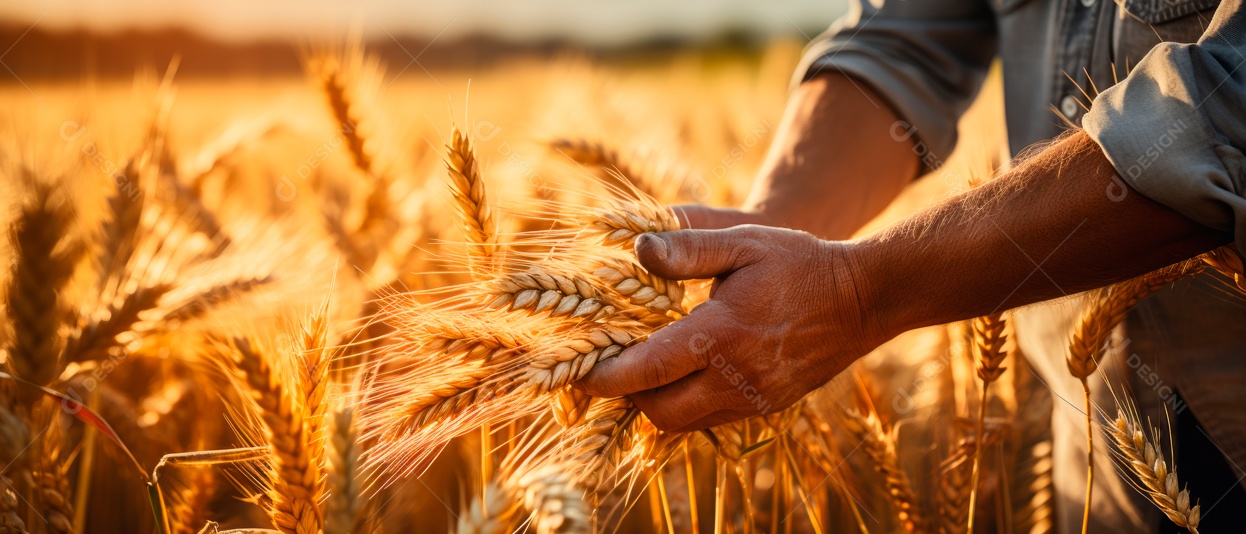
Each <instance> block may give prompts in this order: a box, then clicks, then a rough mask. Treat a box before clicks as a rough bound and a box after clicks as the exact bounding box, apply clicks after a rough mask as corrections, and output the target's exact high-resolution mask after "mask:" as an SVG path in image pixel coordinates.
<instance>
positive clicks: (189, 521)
mask: <svg viewBox="0 0 1246 534" xmlns="http://www.w3.org/2000/svg"><path fill="white" fill-rule="evenodd" d="M215 490H216V475H215V472H214V471H213V470H212V469H195V470H194V474H193V475H192V476H191V479H190V481H189V483H188V484H186V485H183V486H181V487H179V488H178V489H177V490H176V491H175V492H174V493H173V495H171V496H169V498H168V500H167V501H168V505H167V514H168V517H169V527H170V528H171V529H172V533H173V534H194V533H196V532H199V530H200V529H202V528H203V525H204V524H205V523H207V522H208V517H209V516H208V515H207V514H208V506H209V505H211V504H212V498H213V497H214V496H215Z"/></svg>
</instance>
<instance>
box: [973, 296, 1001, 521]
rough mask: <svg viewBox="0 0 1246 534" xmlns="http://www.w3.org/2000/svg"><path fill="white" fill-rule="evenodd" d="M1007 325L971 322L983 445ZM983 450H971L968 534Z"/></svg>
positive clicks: (992, 320)
mask: <svg viewBox="0 0 1246 534" xmlns="http://www.w3.org/2000/svg"><path fill="white" fill-rule="evenodd" d="M1005 326H1007V322H1005V321H1004V317H1003V314H1001V313H996V314H993V315H987V316H983V317H979V318H977V319H974V321H973V325H972V328H973V341H974V344H973V347H974V353H975V354H976V355H977V357H978V358H977V359H978V378H979V379H981V380H982V398H981V400H980V401H979V402H978V424H977V427H976V428H977V432H976V433H975V434H974V435H975V436H977V441H976V443H982V442H983V426H985V423H986V404H987V400H988V398H989V392H990V387H991V382H994V381H996V380H999V377H1000V375H1002V374H1003V373H1004V371H1005V370H1006V368H1005V367H1002V365H1003V363H1004V358H1005V357H1006V356H1008V353H1007V352H1004V342H1005V341H1006V340H1007V338H1006V336H1004V327H1005ZM982 449H983V447H980V446H979V447H974V451H973V475H972V481H971V482H970V484H969V517H968V519H967V520H966V521H967V525H968V528H967V531H968V532H969V533H970V534H973V523H974V515H976V511H977V504H978V481H979V480H981V477H982Z"/></svg>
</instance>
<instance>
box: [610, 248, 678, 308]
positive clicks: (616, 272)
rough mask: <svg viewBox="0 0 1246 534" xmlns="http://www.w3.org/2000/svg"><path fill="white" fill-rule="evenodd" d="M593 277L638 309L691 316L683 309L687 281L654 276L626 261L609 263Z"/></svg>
mask: <svg viewBox="0 0 1246 534" xmlns="http://www.w3.org/2000/svg"><path fill="white" fill-rule="evenodd" d="M593 275H594V276H596V277H598V278H600V279H601V280H602V281H604V282H605V283H606V284H608V285H609V286H610V287H611V288H612V289H614V291H615V292H616V293H618V294H619V295H620V296H622V297H624V298H626V299H627V300H628V301H630V302H631V303H632V304H634V305H636V306H640V307H643V308H646V309H648V310H651V311H653V312H657V313H665V312H673V313H675V314H678V315H687V312H686V311H684V307H683V300H684V284H683V282H677V281H670V280H666V279H664V278H662V277H660V276H654V275H653V274H650V273H649V271H646V270H645V269H644V268H643V267H641V266H639V265H636V264H635V263H633V262H631V261H626V260H617V261H607V262H605V263H604V264H603V265H602V266H601V267H600V268H598V269H597V270H596V271H595V272H593Z"/></svg>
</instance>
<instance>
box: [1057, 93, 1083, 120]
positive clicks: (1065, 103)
mask: <svg viewBox="0 0 1246 534" xmlns="http://www.w3.org/2000/svg"><path fill="white" fill-rule="evenodd" d="M1081 109H1082V106H1081V104H1078V103H1077V99H1076V98H1073V95H1064V98H1063V99H1061V100H1060V113H1063V114H1064V116H1065V117H1068V118H1070V119H1072V118H1073V117H1076V116H1077V112H1078V111H1079V110H1081Z"/></svg>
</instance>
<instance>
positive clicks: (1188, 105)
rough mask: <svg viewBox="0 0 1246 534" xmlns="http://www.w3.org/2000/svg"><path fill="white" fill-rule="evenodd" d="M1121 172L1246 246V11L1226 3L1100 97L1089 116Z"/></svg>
mask: <svg viewBox="0 0 1246 534" xmlns="http://www.w3.org/2000/svg"><path fill="white" fill-rule="evenodd" d="M1082 125H1083V126H1084V127H1085V129H1086V132H1087V133H1088V134H1090V136H1091V138H1093V139H1094V140H1095V141H1096V142H1098V143H1099V146H1100V147H1102V148H1103V151H1104V153H1105V154H1106V155H1107V157H1108V159H1109V160H1110V161H1111V162H1112V165H1113V166H1115V167H1116V170H1117V172H1119V173H1120V175H1121V177H1122V178H1123V179H1124V180H1126V182H1127V183H1128V184H1129V185H1130V186H1132V187H1133V189H1135V190H1136V191H1138V192H1139V193H1141V194H1143V195H1144V196H1146V197H1148V198H1150V199H1152V200H1155V201H1156V202H1159V203H1161V204H1164V205H1166V206H1168V207H1170V208H1172V209H1174V210H1176V211H1178V212H1180V213H1182V214H1184V215H1185V216H1187V217H1189V218H1191V219H1193V220H1195V221H1198V222H1200V223H1202V224H1204V225H1207V226H1209V227H1212V228H1215V229H1218V230H1223V231H1232V232H1233V234H1234V240H1235V241H1236V243H1237V247H1238V250H1240V251H1243V252H1246V198H1244V197H1243V193H1244V192H1246V176H1244V175H1243V169H1242V165H1243V156H1242V151H1243V149H1246V13H1244V12H1243V10H1242V0H1225V1H1224V2H1222V3H1221V4H1220V7H1219V8H1218V9H1217V11H1216V15H1215V17H1214V18H1212V21H1211V23H1210V24H1209V25H1208V27H1207V30H1206V32H1204V34H1203V36H1202V38H1201V39H1199V41H1198V42H1197V43H1194V44H1176V43H1163V44H1160V45H1157V46H1156V47H1155V48H1152V49H1151V51H1150V52H1149V53H1148V54H1147V55H1146V57H1144V58H1143V59H1142V61H1141V62H1140V63H1138V65H1137V66H1136V67H1134V69H1133V71H1132V72H1130V73H1129V76H1128V77H1126V78H1125V80H1124V81H1122V82H1121V83H1119V84H1117V85H1115V86H1113V87H1112V88H1110V89H1108V90H1105V91H1104V92H1103V93H1102V94H1100V95H1099V96H1098V97H1096V98H1095V100H1094V104H1093V105H1092V106H1091V109H1090V112H1089V113H1088V114H1087V115H1086V117H1084V118H1083V120H1082Z"/></svg>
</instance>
